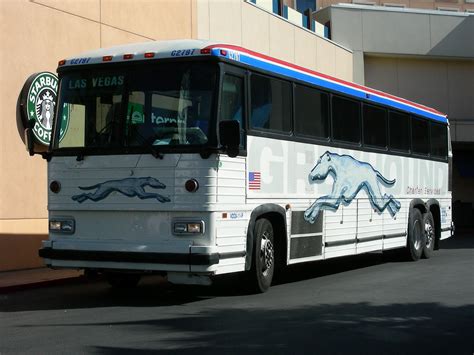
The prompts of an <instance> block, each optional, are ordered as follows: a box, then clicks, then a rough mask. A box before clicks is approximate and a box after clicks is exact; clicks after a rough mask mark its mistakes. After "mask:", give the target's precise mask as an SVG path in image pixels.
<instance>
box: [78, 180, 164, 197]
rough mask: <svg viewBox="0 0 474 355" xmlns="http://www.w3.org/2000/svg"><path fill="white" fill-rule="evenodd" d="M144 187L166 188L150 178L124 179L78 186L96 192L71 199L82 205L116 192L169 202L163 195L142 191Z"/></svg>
mask: <svg viewBox="0 0 474 355" xmlns="http://www.w3.org/2000/svg"><path fill="white" fill-rule="evenodd" d="M145 186H149V187H152V188H154V189H165V188H166V185H165V184H163V183H161V182H160V181H159V180H157V179H155V178H152V177H139V178H125V179H122V180H110V181H105V182H101V183H99V184H96V185H92V186H79V188H80V189H81V190H94V189H97V190H96V191H95V192H93V193H82V194H79V195H74V196H72V197H71V198H72V199H73V200H74V201H77V202H79V203H82V202H84V201H86V200H92V201H94V202H96V201H100V200H103V199H104V198H106V197H107V196H109V195H110V194H111V193H112V192H114V191H117V192H120V193H121V194H122V195H125V196H127V197H135V196H137V197H138V198H139V199H141V200H144V199H148V198H156V199H157V200H158V201H160V202H170V201H171V200H170V199H169V198H168V197H165V196H163V195H160V194H157V193H153V192H146V191H145V189H144V187H145Z"/></svg>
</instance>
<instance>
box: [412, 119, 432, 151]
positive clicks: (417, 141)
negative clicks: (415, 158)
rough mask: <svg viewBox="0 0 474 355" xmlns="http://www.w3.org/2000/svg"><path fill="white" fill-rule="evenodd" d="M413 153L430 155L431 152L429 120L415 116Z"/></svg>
mask: <svg viewBox="0 0 474 355" xmlns="http://www.w3.org/2000/svg"><path fill="white" fill-rule="evenodd" d="M411 137H412V143H413V153H416V154H423V155H428V154H429V153H430V126H429V123H428V122H427V121H424V120H421V119H418V118H415V117H413V119H412V121H411Z"/></svg>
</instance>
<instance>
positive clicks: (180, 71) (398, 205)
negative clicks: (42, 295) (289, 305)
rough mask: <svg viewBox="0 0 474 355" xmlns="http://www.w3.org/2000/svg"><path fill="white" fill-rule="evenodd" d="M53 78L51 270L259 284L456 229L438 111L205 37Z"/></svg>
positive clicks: (128, 53)
mask: <svg viewBox="0 0 474 355" xmlns="http://www.w3.org/2000/svg"><path fill="white" fill-rule="evenodd" d="M58 75H59V89H58V99H57V105H56V114H55V120H54V122H53V133H52V141H51V144H50V147H49V150H48V152H47V153H42V154H43V155H44V156H45V157H46V158H47V159H48V185H49V189H50V191H49V194H48V210H49V239H48V240H47V241H44V242H43V245H42V248H41V249H40V256H42V257H43V258H44V260H45V262H46V264H47V265H48V266H49V267H51V268H70V269H83V270H85V272H91V273H103V274H105V275H106V276H107V279H108V280H109V282H110V283H111V284H112V285H115V286H133V285H136V284H137V283H138V281H139V279H140V276H141V275H143V274H148V273H160V274H162V275H166V276H167V278H168V280H169V281H170V282H173V283H178V284H203V285H208V284H210V283H211V282H212V279H213V277H215V276H216V275H221V274H230V273H237V272H240V273H242V275H245V276H246V277H244V278H242V280H245V282H244V281H243V283H245V284H246V285H249V286H250V287H252V288H253V289H255V290H256V291H258V292H264V291H266V290H267V289H268V288H269V287H270V285H271V283H272V279H273V275H274V273H275V270H277V272H278V270H280V269H281V268H283V267H284V266H286V265H289V264H296V263H302V262H310V261H311V262H312V261H315V260H324V259H329V258H335V257H340V256H347V255H356V254H361V253H367V252H373V251H386V250H391V249H397V248H400V249H401V254H402V255H403V256H404V257H405V258H407V259H409V260H413V261H415V260H418V259H420V258H429V257H430V256H431V255H432V254H433V250H435V249H437V248H438V247H439V241H440V240H442V239H445V238H448V237H450V236H451V235H452V234H453V229H454V225H453V224H452V219H451V215H452V213H451V174H450V162H451V157H452V154H451V147H450V136H449V124H448V120H447V117H446V115H444V114H442V113H440V112H438V111H436V110H434V109H432V108H429V107H426V106H423V105H420V104H417V103H414V102H410V101H408V100H405V99H402V98H399V97H395V96H392V95H389V94H386V93H383V92H381V91H378V90H374V89H370V88H367V87H364V86H360V85H356V84H353V83H349V82H346V81H343V80H339V79H336V78H334V77H331V76H328V75H325V74H322V73H318V72H315V71H313V70H309V69H306V68H303V67H300V66H297V65H294V64H291V63H288V62H284V61H281V60H279V59H276V58H272V57H269V56H267V55H263V54H260V53H256V52H254V51H251V50H248V49H245V48H242V47H239V46H234V45H227V44H219V43H214V42H209V41H199V40H180V41H164V42H148V43H142V44H131V45H123V46H117V47H112V48H107V49H99V50H96V51H91V52H88V53H84V54H82V55H79V56H76V57H73V58H69V59H66V60H62V61H60V62H59V67H58ZM65 121H67V124H66V125H65V124H64V122H65ZM312 265H314V264H312Z"/></svg>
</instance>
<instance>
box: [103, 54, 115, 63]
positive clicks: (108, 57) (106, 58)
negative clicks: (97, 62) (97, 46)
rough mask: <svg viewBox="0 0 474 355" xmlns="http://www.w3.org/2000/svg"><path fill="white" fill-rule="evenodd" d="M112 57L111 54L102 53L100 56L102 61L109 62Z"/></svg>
mask: <svg viewBox="0 0 474 355" xmlns="http://www.w3.org/2000/svg"><path fill="white" fill-rule="evenodd" d="M112 58H113V57H112V56H111V55H104V56H103V57H102V61H104V62H110V61H111V60H112Z"/></svg>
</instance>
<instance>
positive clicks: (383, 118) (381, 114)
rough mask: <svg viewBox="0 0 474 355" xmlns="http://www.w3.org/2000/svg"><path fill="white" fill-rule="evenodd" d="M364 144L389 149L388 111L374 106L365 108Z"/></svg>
mask: <svg viewBox="0 0 474 355" xmlns="http://www.w3.org/2000/svg"><path fill="white" fill-rule="evenodd" d="M362 112H363V113H362V117H363V123H364V144H366V145H368V146H372V147H378V148H387V111H386V110H385V109H383V108H381V107H376V106H372V105H366V104H364V106H363V111H362Z"/></svg>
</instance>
